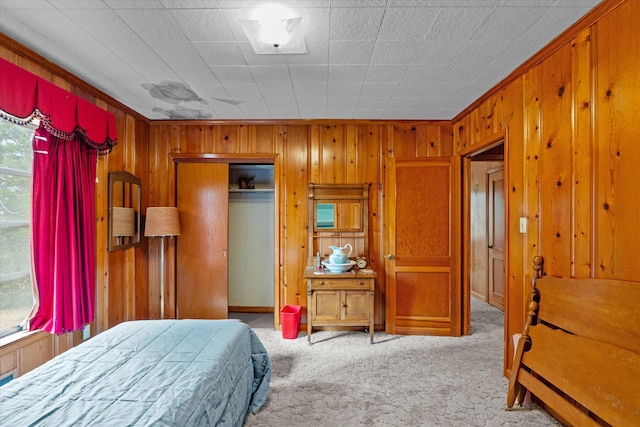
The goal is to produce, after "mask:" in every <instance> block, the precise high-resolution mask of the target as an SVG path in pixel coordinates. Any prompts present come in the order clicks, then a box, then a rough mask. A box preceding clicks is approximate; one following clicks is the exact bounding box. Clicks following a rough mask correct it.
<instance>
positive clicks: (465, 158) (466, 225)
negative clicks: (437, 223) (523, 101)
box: [458, 130, 509, 360]
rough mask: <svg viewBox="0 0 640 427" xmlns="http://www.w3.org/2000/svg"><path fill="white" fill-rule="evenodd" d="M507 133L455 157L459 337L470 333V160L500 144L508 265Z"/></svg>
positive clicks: (506, 302)
mask: <svg viewBox="0 0 640 427" xmlns="http://www.w3.org/2000/svg"><path fill="white" fill-rule="evenodd" d="M508 142H509V139H508V132H507V131H506V130H502V131H500V132H496V133H495V134H494V135H492V136H491V138H487V139H485V140H482V141H480V142H478V143H476V144H473V145H471V146H469V147H466V148H465V149H462V150H460V152H459V153H458V155H459V156H460V157H461V160H462V161H461V163H462V191H461V193H462V242H461V243H462V244H461V247H462V254H461V258H462V274H461V277H462V283H461V287H462V292H461V294H462V304H461V305H462V329H463V331H462V334H463V335H469V334H470V333H471V273H470V271H471V209H470V206H471V158H472V157H474V156H477V155H479V154H482V153H485V152H487V151H489V150H491V149H492V148H495V147H497V146H500V145H503V146H504V154H503V159H502V160H503V162H504V175H505V177H504V188H505V191H504V204H505V207H504V216H505V222H504V224H505V226H504V227H505V242H504V263H505V266H506V265H508V263H509V236H508V234H507V230H509V224H508V221H509V192H508V191H506V189H507V188H509V183H508V179H509V174H508V170H509V164H508V162H507V159H508V147H509V145H508ZM507 272H508V269H507V268H505V273H504V274H505V277H504V283H505V296H504V298H505V303H504V331H505V332H504V333H505V338H504V339H505V343H506V339H507V338H506V331H507V319H508V316H507V314H508V301H509V286H508V283H509V281H508V280H507ZM504 347H505V350H504V360H506V357H507V347H508V346H507V345H505V346H504Z"/></svg>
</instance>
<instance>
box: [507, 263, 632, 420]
mask: <svg viewBox="0 0 640 427" xmlns="http://www.w3.org/2000/svg"><path fill="white" fill-rule="evenodd" d="M542 266H543V258H542V257H535V258H534V275H533V278H532V280H531V282H532V284H531V294H530V297H531V302H530V303H529V310H528V314H527V320H526V323H525V327H524V332H523V334H522V337H521V338H520V340H519V341H518V345H517V347H516V354H515V360H514V365H513V369H512V370H511V377H510V379H509V391H508V396H507V406H508V407H509V408H511V407H512V406H513V405H514V403H518V404H520V405H521V404H522V402H523V399H524V395H525V393H526V391H527V390H528V391H530V392H531V394H532V395H533V396H534V397H535V399H536V400H537V401H538V402H540V403H541V404H542V405H543V406H544V407H545V408H546V409H547V410H548V411H549V413H551V414H552V415H553V416H554V417H556V418H557V419H558V420H559V421H560V422H562V423H563V424H565V425H579V426H598V425H605V426H606V425H611V426H631V425H639V424H640V282H631V281H622V280H605V279H579V278H559V277H552V276H544V274H543V272H542ZM543 276H544V277H543Z"/></svg>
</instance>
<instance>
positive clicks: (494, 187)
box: [487, 168, 505, 310]
mask: <svg viewBox="0 0 640 427" xmlns="http://www.w3.org/2000/svg"><path fill="white" fill-rule="evenodd" d="M487 173H488V190H489V206H488V208H489V213H488V215H487V217H488V219H489V303H490V304H491V305H493V306H495V307H498V308H499V309H501V310H504V292H505V290H504V245H505V235H504V170H502V169H501V168H500V169H491V170H489V171H487Z"/></svg>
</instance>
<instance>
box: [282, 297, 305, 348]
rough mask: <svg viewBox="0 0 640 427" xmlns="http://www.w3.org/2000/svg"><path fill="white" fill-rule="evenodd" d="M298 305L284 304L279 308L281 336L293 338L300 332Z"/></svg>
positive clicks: (299, 309) (299, 307) (299, 308)
mask: <svg viewBox="0 0 640 427" xmlns="http://www.w3.org/2000/svg"><path fill="white" fill-rule="evenodd" d="M301 310H302V307H301V306H299V305H285V306H284V307H282V310H280V324H281V326H282V338H285V339H288V340H294V339H296V338H298V333H299V332H300V311H301Z"/></svg>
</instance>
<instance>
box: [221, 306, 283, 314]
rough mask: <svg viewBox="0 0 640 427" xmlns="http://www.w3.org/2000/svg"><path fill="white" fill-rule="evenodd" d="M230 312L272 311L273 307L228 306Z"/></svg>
mask: <svg viewBox="0 0 640 427" xmlns="http://www.w3.org/2000/svg"><path fill="white" fill-rule="evenodd" d="M228 311H229V312H230V313H273V307H251V306H249V307H245V306H229V308H228Z"/></svg>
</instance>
